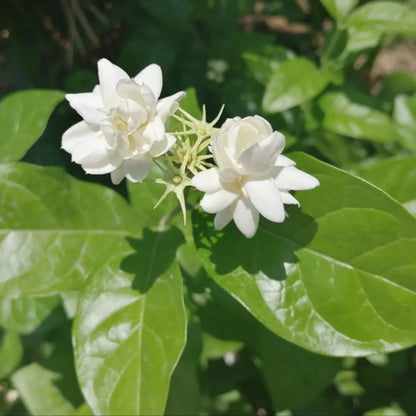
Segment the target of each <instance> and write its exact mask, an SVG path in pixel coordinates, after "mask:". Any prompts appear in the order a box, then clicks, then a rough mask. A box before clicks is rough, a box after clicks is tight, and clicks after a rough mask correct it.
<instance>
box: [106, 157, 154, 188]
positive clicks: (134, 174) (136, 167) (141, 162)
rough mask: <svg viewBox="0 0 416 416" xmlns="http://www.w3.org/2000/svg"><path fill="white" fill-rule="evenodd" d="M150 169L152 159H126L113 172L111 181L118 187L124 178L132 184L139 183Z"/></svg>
mask: <svg viewBox="0 0 416 416" xmlns="http://www.w3.org/2000/svg"><path fill="white" fill-rule="evenodd" d="M151 168H152V158H150V157H148V156H145V157H143V158H140V159H127V160H124V161H123V163H122V164H121V165H120V166H119V167H118V168H117V169H116V170H114V171H113V172H111V181H112V182H113V183H114V184H115V185H118V184H119V183H120V182H121V181H122V180H123V179H124V178H127V179H128V180H129V181H132V182H141V181H143V179H145V178H146V176H147V175H148V174H149V172H150V169H151Z"/></svg>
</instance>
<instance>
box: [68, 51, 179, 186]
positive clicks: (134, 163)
mask: <svg viewBox="0 0 416 416" xmlns="http://www.w3.org/2000/svg"><path fill="white" fill-rule="evenodd" d="M98 77H99V85H97V86H95V88H94V89H93V91H92V92H90V93H82V94H67V95H66V99H67V100H68V101H69V104H70V105H71V107H72V108H74V109H75V110H76V111H77V112H78V113H79V114H80V115H81V117H82V118H83V119H84V120H83V121H81V122H79V123H77V124H75V125H74V126H72V127H71V128H69V129H68V130H67V131H66V132H65V133H64V135H63V137H62V148H63V149H65V150H66V151H67V152H69V153H71V155H72V160H73V161H74V162H76V163H78V164H80V165H81V166H82V168H83V169H84V170H85V172H87V173H90V174H105V173H111V180H112V182H113V183H114V184H118V183H120V182H121V181H122V179H123V178H124V177H126V178H127V179H129V180H130V181H133V182H141V181H143V179H145V178H146V176H147V175H148V173H149V171H150V169H151V167H152V160H153V158H154V157H157V156H160V155H163V154H165V153H166V152H168V151H169V149H171V148H172V146H173V145H174V143H175V141H176V138H175V136H173V135H171V134H167V133H166V131H165V122H166V119H167V118H168V117H169V116H170V115H171V114H173V113H174V112H175V111H176V110H177V108H178V106H179V104H178V101H179V100H180V99H181V98H182V97H183V96H184V95H185V93H184V92H182V91H181V92H178V93H176V94H173V95H171V96H169V97H166V98H163V99H159V96H160V93H161V90H162V71H161V69H160V67H159V66H158V65H155V64H152V65H149V66H148V67H146V68H144V69H143V71H141V72H140V73H139V74H137V75H136V76H135V77H134V78H133V79H132V78H130V77H129V76H128V75H127V74H126V72H124V71H123V70H122V69H121V68H119V67H118V66H116V65H114V64H112V63H111V62H110V61H108V60H107V59H101V60H99V61H98Z"/></svg>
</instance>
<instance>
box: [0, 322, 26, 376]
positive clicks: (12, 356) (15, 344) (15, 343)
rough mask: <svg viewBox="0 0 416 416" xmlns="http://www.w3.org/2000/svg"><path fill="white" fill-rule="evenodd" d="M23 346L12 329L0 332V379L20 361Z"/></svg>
mask: <svg viewBox="0 0 416 416" xmlns="http://www.w3.org/2000/svg"><path fill="white" fill-rule="evenodd" d="M22 355H23V347H22V343H21V341H20V337H19V334H18V333H17V332H16V331H14V330H9V331H4V332H3V331H1V332H0V380H1V379H2V378H4V377H6V376H8V375H9V374H10V373H11V372H12V371H13V370H14V369H15V368H16V367H17V366H18V365H19V363H20V360H21V359H22Z"/></svg>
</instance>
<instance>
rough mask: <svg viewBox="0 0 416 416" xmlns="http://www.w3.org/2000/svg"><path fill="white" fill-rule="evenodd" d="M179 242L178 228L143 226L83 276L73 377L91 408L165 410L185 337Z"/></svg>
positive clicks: (120, 412) (104, 410)
mask: <svg viewBox="0 0 416 416" xmlns="http://www.w3.org/2000/svg"><path fill="white" fill-rule="evenodd" d="M183 241H184V240H183V236H182V234H181V233H180V232H179V230H178V229H177V228H172V229H170V230H169V231H165V232H152V231H149V230H148V229H145V230H144V234H143V237H142V238H141V239H139V240H138V239H130V240H129V242H130V246H131V247H128V246H127V247H123V248H122V249H116V248H115V249H114V251H113V254H112V255H111V256H110V257H109V258H108V260H107V261H106V262H105V263H104V264H102V265H101V267H99V268H98V269H97V271H96V272H95V273H93V274H92V275H91V277H90V278H89V280H88V282H87V284H86V287H85V290H84V292H83V294H82V295H81V298H80V300H79V304H78V313H77V316H76V318H75V322H74V329H73V338H74V348H75V362H76V369H77V374H78V379H79V382H80V385H81V389H82V391H83V393H84V396H85V398H86V401H87V403H88V404H89V406H90V407H91V409H92V410H93V412H94V413H95V414H117V415H139V414H143V415H151V414H152V415H153V414H154V415H160V414H163V410H164V408H165V404H166V399H167V395H168V391H169V380H170V377H171V374H172V372H173V369H174V367H175V366H176V364H177V362H178V359H179V356H180V354H181V353H182V350H183V348H184V346H185V338H186V315H185V308H184V303H183V293H182V278H181V274H180V272H179V268H178V266H177V264H176V263H175V252H176V248H177V247H178V246H179V245H180V244H182V243H183ZM126 245H127V244H126Z"/></svg>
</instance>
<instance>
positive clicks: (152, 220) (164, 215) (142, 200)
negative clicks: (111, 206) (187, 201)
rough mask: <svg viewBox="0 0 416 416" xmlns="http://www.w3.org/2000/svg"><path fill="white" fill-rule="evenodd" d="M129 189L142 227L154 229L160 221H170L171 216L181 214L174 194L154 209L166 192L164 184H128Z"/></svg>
mask: <svg viewBox="0 0 416 416" xmlns="http://www.w3.org/2000/svg"><path fill="white" fill-rule="evenodd" d="M127 189H128V191H129V197H130V198H129V199H130V202H131V205H132V208H133V210H134V211H135V213H136V218H137V221H139V223H140V224H141V225H142V226H146V227H152V226H155V225H157V224H158V223H159V222H160V221H169V219H170V218H171V216H174V215H176V214H177V213H178V212H179V208H178V207H179V204H178V201H177V199H176V196H175V194H173V193H171V194H170V195H168V196H167V197H166V199H164V201H163V202H162V203H161V204H160V205H159V206H157V207H156V208H154V206H155V205H156V203H157V202H158V201H159V199H160V198H161V196H162V195H163V193H164V192H165V189H166V187H165V186H164V185H162V184H159V183H153V182H143V183H138V182H137V183H134V182H128V183H127Z"/></svg>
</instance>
